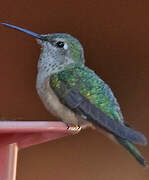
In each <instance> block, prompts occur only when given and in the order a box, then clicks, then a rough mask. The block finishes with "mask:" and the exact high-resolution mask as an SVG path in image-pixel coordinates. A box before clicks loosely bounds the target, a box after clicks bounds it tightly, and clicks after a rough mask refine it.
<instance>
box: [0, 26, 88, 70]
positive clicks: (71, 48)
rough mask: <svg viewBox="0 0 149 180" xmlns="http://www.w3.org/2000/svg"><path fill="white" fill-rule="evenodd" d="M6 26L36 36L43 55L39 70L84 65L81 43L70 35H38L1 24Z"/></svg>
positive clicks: (41, 55)
mask: <svg viewBox="0 0 149 180" xmlns="http://www.w3.org/2000/svg"><path fill="white" fill-rule="evenodd" d="M1 24H3V25H5V26H8V27H11V28H13V29H17V30H19V31H23V32H25V33H27V34H30V35H32V36H34V37H35V38H36V39H37V42H38V43H39V44H40V45H41V54H40V58H39V63H38V68H39V70H44V71H48V70H49V69H50V68H53V69H51V71H52V70H54V69H55V70H56V69H58V68H59V69H61V68H63V67H65V66H67V65H69V64H72V63H75V64H79V65H83V64H84V61H85V60H84V52H83V47H82V45H81V44H80V42H79V41H78V40H77V39H76V38H74V37H72V36H71V35H69V34H65V33H54V34H44V35H43V34H37V33H34V32H32V31H29V30H26V29H24V28H21V27H17V26H14V25H11V24H7V23H1Z"/></svg>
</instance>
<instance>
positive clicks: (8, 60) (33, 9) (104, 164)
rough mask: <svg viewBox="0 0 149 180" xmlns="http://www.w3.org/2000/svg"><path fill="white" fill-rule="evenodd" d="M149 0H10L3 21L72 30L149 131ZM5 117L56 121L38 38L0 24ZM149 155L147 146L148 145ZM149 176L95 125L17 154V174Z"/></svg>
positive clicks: (102, 179)
mask: <svg viewBox="0 0 149 180" xmlns="http://www.w3.org/2000/svg"><path fill="white" fill-rule="evenodd" d="M148 9H149V2H148V1H135V0H131V1H129V0H126V1H120V0H116V1H110V0H107V1H100V0H92V1H91V0H82V1H80V0H75V1H71V0H61V1H56V0H55V1H52V0H51V1H50V0H45V1H41V0H36V1H33V0H32V1H26V0H21V1H20V0H13V1H12V0H5V1H2V2H1V4H0V21H1V20H2V21H6V22H8V23H12V24H16V25H18V26H22V27H25V28H28V29H30V30H33V31H35V32H38V33H53V32H67V33H71V34H72V35H74V36H75V37H77V38H78V39H79V40H80V41H81V42H82V43H83V45H84V48H85V55H86V61H87V65H88V66H89V67H90V68H93V69H94V70H96V72H97V74H99V75H100V77H102V78H103V79H104V80H105V81H106V82H107V83H108V84H109V85H110V86H111V87H112V89H113V91H114V92H115V95H116V96H117V98H118V100H119V103H120V105H121V108H122V111H123V114H124V116H125V119H126V120H127V122H129V124H130V125H132V126H135V127H136V129H138V130H141V131H142V132H143V133H144V134H145V135H146V136H147V137H149V122H148V121H149V10H148ZM0 39H1V41H0V42H1V43H0V82H1V88H0V100H1V101H0V118H1V119H4V118H6V119H16V118H17V119H18V120H19V119H23V120H55V118H54V117H52V116H51V115H50V114H49V113H48V112H46V110H45V109H44V107H43V105H42V103H41V102H40V100H39V98H38V96H37V94H36V90H35V80H36V72H37V71H36V64H37V59H38V56H39V53H40V49H39V46H38V45H37V44H36V42H35V40H34V39H33V38H31V37H30V36H28V35H25V34H24V33H20V32H16V31H14V30H11V29H8V28H4V27H3V28H2V27H0ZM140 150H142V152H143V154H144V156H145V157H146V159H148V160H149V157H148V156H149V152H148V147H145V148H142V147H140ZM41 179H43V180H48V179H49V180H50V179H51V180H59V179H62V180H67V179H68V180H76V179H79V180H119V179H121V180H148V179H149V171H148V170H144V169H143V168H142V167H141V166H140V165H138V164H137V162H136V161H135V160H134V159H133V158H132V157H131V156H130V155H129V154H128V153H127V152H126V151H125V150H123V149H122V148H121V147H120V146H117V145H116V144H114V143H112V142H111V141H110V140H109V139H107V138H106V137H104V136H103V135H102V134H100V133H97V132H96V131H92V130H87V131H83V132H81V133H80V134H79V135H76V136H71V137H65V138H64V139H59V140H56V141H53V142H50V143H45V144H42V145H38V146H35V147H32V148H29V149H25V150H23V151H21V152H20V154H19V163H18V174H17V180H41Z"/></svg>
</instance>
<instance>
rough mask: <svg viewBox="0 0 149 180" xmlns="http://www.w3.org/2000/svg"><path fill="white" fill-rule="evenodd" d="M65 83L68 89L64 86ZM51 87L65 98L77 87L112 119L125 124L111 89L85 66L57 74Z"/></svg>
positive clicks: (74, 67)
mask: <svg viewBox="0 0 149 180" xmlns="http://www.w3.org/2000/svg"><path fill="white" fill-rule="evenodd" d="M63 82H65V84H67V87H65V86H63ZM51 86H52V88H54V89H55V90H56V91H60V94H61V96H65V95H66V94H67V93H68V91H69V90H70V88H68V87H75V89H77V90H78V91H79V92H80V93H81V94H82V95H83V96H84V97H86V98H87V99H88V100H89V101H90V102H91V103H92V104H94V105H95V106H97V107H98V108H100V109H101V110H102V111H103V112H105V113H106V114H107V115H108V116H109V117H111V118H112V119H116V120H119V121H121V122H123V117H122V114H121V111H120V108H119V105H118V103H117V101H116V99H115V97H114V96H113V93H112V91H111V90H110V88H109V87H108V86H107V85H106V84H105V83H104V81H103V80H102V79H100V78H99V77H98V76H97V75H96V74H95V73H94V72H93V71H91V70H90V69H89V68H87V67H85V66H81V67H80V66H78V65H72V66H71V67H67V68H65V70H64V71H62V72H59V73H56V74H55V75H54V76H53V77H52V80H51Z"/></svg>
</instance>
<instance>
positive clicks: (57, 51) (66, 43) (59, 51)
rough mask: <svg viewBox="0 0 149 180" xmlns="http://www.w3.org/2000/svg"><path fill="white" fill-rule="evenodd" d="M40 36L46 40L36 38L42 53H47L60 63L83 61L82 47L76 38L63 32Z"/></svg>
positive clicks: (81, 62)
mask: <svg viewBox="0 0 149 180" xmlns="http://www.w3.org/2000/svg"><path fill="white" fill-rule="evenodd" d="M42 37H44V38H45V39H46V40H45V39H44V40H42V39H39V38H37V42H38V43H39V44H40V45H41V49H42V54H44V55H46V54H47V55H48V56H49V57H51V58H52V59H53V60H55V61H58V62H59V63H60V64H63V63H64V64H69V63H78V64H83V63H84V52H83V47H82V45H81V44H80V42H79V41H78V40H77V39H76V38H74V37H72V36H71V35H69V34H65V33H54V34H45V35H42Z"/></svg>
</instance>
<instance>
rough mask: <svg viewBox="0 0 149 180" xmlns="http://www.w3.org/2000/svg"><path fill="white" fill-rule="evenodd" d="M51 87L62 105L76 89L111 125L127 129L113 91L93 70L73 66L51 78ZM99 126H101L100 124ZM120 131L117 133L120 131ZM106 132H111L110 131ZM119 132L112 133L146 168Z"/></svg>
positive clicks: (133, 148) (139, 155)
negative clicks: (115, 123) (107, 118)
mask: <svg viewBox="0 0 149 180" xmlns="http://www.w3.org/2000/svg"><path fill="white" fill-rule="evenodd" d="M50 85H51V87H52V88H53V90H54V92H55V93H56V95H57V96H58V97H59V99H60V101H61V102H62V103H64V104H65V98H66V96H67V95H69V94H70V93H71V92H72V91H73V89H75V91H77V92H79V94H80V97H81V96H82V97H84V98H86V99H87V100H88V101H89V103H90V104H92V105H94V106H95V108H97V109H99V110H100V111H102V112H103V113H104V114H105V116H106V117H109V120H108V121H109V123H113V124H114V122H117V123H118V124H121V127H120V128H119V129H121V130H122V129H123V128H125V127H126V126H125V124H124V120H123V116H122V114H121V111H120V107H119V104H118V103H117V100H116V98H115V97H114V95H113V93H112V91H111V89H110V88H109V86H108V85H106V84H105V82H104V81H103V80H101V79H100V78H99V77H98V76H97V75H96V74H95V73H94V72H93V71H92V70H90V69H89V68H87V67H86V66H84V65H82V66H80V65H78V64H73V65H70V66H67V67H65V69H64V70H63V71H61V72H58V73H55V74H54V75H52V76H51V81H50ZM80 97H79V98H80ZM74 98H75V97H74ZM67 106H69V108H70V105H69V104H68V103H67ZM95 108H94V109H95ZM83 115H87V114H83ZM88 119H89V118H88ZM94 120H95V119H94ZM108 121H107V122H108ZM107 122H106V123H107ZM97 124H98V125H99V126H100V123H97ZM101 127H102V126H101ZM116 128H117V127H116ZM126 128H127V127H126ZM119 129H118V130H117V131H119ZM106 130H108V131H109V129H106ZM121 130H120V131H121ZM117 131H113V132H112V133H113V135H114V136H115V138H116V139H117V141H118V142H119V143H120V144H121V145H123V146H124V147H125V148H126V149H127V150H128V151H129V152H130V153H131V154H132V155H133V156H134V157H135V158H136V159H137V161H138V162H139V163H140V164H142V165H143V166H146V162H145V161H144V159H143V156H142V155H141V154H140V152H139V151H138V150H137V148H136V147H135V146H134V145H133V144H132V143H131V142H129V141H128V140H127V139H124V138H122V137H120V136H117V134H116V133H117ZM130 131H131V129H130ZM126 132H127V131H126ZM132 132H133V130H132ZM134 132H135V131H134ZM137 133H138V132H137ZM131 135H132V136H133V135H134V136H136V135H135V133H134V134H133V133H132V134H131ZM137 135H138V134H137ZM128 136H129V134H128ZM139 136H142V137H141V138H142V139H141V140H140V141H144V142H143V143H144V144H145V143H146V142H145V141H146V139H143V138H144V136H143V135H142V134H141V133H140V134H139V135H138V137H139ZM126 137H127V134H126ZM139 138H140V137H139ZM128 139H129V137H128ZM136 139H137V138H136ZM134 141H135V140H134ZM136 143H137V142H136ZM141 143H142V142H141ZM141 143H140V144H141ZM143 143H142V144H143ZM138 144H139V143H138Z"/></svg>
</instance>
